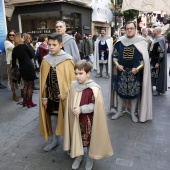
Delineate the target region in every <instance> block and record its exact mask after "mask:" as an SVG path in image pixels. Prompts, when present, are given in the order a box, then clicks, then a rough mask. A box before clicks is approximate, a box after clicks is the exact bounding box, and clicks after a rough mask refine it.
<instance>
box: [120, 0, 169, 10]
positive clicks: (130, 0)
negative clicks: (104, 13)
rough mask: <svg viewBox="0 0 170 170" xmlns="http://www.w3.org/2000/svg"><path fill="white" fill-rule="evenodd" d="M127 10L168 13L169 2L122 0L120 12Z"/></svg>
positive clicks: (167, 0)
mask: <svg viewBox="0 0 170 170" xmlns="http://www.w3.org/2000/svg"><path fill="white" fill-rule="evenodd" d="M129 9H136V10H139V11H143V12H153V11H166V12H167V13H170V0H123V4H122V11H126V10H129Z"/></svg>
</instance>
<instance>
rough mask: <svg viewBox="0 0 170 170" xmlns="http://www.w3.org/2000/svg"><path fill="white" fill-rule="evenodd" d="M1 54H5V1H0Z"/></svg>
mask: <svg viewBox="0 0 170 170" xmlns="http://www.w3.org/2000/svg"><path fill="white" fill-rule="evenodd" d="M0 16H1V17H0V53H2V54H4V53H5V49H4V41H5V39H6V17H5V8H4V1H3V0H1V1H0Z"/></svg>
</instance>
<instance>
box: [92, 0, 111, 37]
mask: <svg viewBox="0 0 170 170" xmlns="http://www.w3.org/2000/svg"><path fill="white" fill-rule="evenodd" d="M109 3H111V2H110V0H92V9H93V13H92V26H91V27H92V34H93V35H95V34H99V33H100V29H101V28H106V31H107V34H108V35H111V22H112V19H113V14H112V12H111V10H110V9H109Z"/></svg>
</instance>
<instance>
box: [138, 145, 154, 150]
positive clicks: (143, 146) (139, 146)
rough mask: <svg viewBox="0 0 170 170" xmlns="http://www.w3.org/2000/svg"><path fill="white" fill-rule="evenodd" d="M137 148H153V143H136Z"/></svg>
mask: <svg viewBox="0 0 170 170" xmlns="http://www.w3.org/2000/svg"><path fill="white" fill-rule="evenodd" d="M135 146H136V147H137V148H140V149H144V150H151V145H148V144H143V143H136V145H135Z"/></svg>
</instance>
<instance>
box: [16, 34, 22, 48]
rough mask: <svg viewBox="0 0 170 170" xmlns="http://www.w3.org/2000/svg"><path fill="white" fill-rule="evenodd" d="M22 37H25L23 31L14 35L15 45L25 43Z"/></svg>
mask: <svg viewBox="0 0 170 170" xmlns="http://www.w3.org/2000/svg"><path fill="white" fill-rule="evenodd" d="M22 37H23V35H22V34H21V33H17V34H15V37H14V44H15V46H17V45H19V44H23V41H22Z"/></svg>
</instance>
